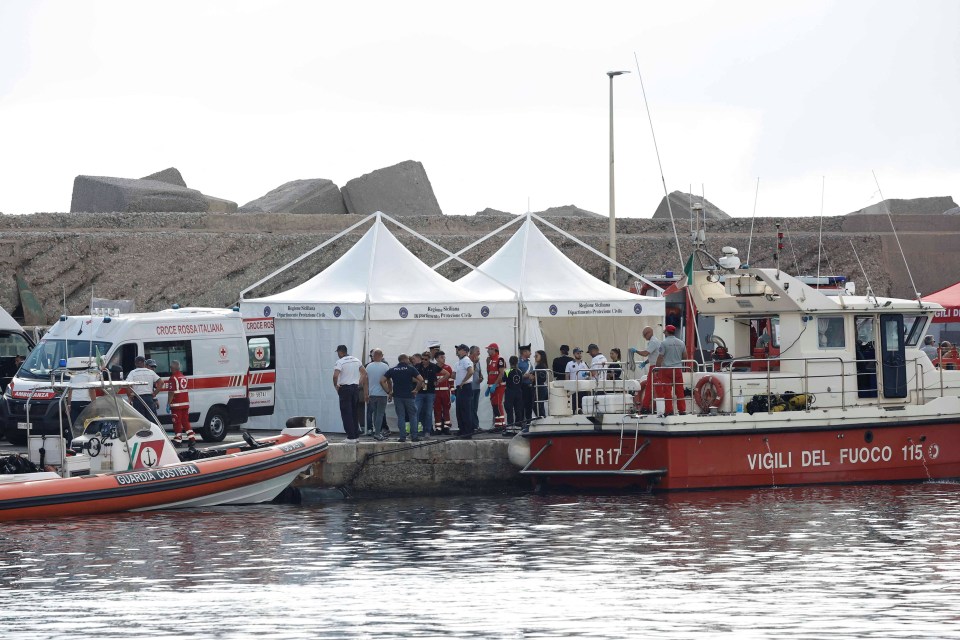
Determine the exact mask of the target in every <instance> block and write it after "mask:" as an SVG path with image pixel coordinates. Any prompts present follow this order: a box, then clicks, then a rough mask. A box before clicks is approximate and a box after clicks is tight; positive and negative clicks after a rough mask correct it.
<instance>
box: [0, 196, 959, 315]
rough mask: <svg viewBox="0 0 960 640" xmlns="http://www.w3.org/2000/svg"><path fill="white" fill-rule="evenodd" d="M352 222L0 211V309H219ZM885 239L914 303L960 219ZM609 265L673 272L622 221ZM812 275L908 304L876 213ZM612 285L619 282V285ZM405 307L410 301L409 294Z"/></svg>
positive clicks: (582, 225) (459, 220) (800, 232)
mask: <svg viewBox="0 0 960 640" xmlns="http://www.w3.org/2000/svg"><path fill="white" fill-rule="evenodd" d="M363 218H364V216H361V215H357V214H341V215H302V214H281V213H260V214H242V213H235V214H226V213H80V214H77V213H37V214H32V215H22V216H20V215H17V216H13V215H0V266H2V268H3V269H4V270H5V271H6V273H7V274H8V277H7V279H6V280H5V282H4V284H3V285H2V286H0V304H2V305H3V307H4V308H6V309H8V310H10V311H14V310H16V309H17V307H18V305H19V299H18V295H17V290H16V286H15V283H14V276H15V275H17V274H19V275H22V276H24V277H25V278H26V280H27V282H28V283H29V285H30V287H31V289H32V290H33V292H34V293H35V294H36V296H37V298H38V299H39V300H40V301H41V303H42V304H43V307H44V313H45V315H46V320H47V321H48V322H52V321H53V320H55V319H56V318H57V317H58V316H59V315H60V314H61V313H62V308H63V302H62V300H63V295H64V292H65V293H66V303H67V310H68V312H69V313H83V312H85V311H86V309H87V307H88V305H89V301H90V298H91V291H92V295H96V296H97V297H102V298H133V299H134V300H135V301H136V308H137V310H140V311H148V310H156V309H160V308H164V307H167V306H169V305H171V304H173V303H178V304H181V305H187V304H189V305H205V306H217V307H223V306H229V305H232V304H233V303H234V302H236V301H237V299H238V297H239V292H240V291H241V290H242V289H244V288H246V287H248V286H249V285H251V284H252V283H254V282H256V281H257V280H259V279H260V278H263V277H264V276H266V275H267V274H269V273H270V272H272V271H274V270H275V269H277V268H279V267H281V266H283V265H284V264H286V263H287V262H289V261H291V260H293V259H295V258H297V257H298V256H300V255H302V254H303V253H305V252H306V251H309V250H310V249H312V248H313V247H315V246H317V245H318V244H320V243H322V242H324V241H325V240H327V239H329V238H331V237H332V236H334V235H335V234H337V233H339V232H341V231H342V230H343V229H345V228H347V227H349V226H350V225H351V224H354V223H356V222H359V221H360V220H362V219H363ZM512 218H513V216H511V215H509V214H502V215H496V214H488V215H482V216H480V215H477V216H447V215H440V216H404V217H403V219H402V222H403V223H404V224H405V225H407V226H409V227H410V228H412V229H414V230H416V231H417V232H419V233H422V234H423V235H425V236H427V237H429V238H431V239H432V240H433V241H435V242H437V243H438V244H440V245H441V246H444V247H446V248H447V249H448V250H450V251H456V250H459V249H460V248H462V247H464V246H466V245H468V244H470V243H471V242H474V241H475V240H477V239H479V238H480V237H482V236H483V235H485V234H487V233H489V232H491V231H493V230H494V229H496V228H497V227H499V226H501V225H503V224H505V223H506V222H508V221H509V220H510V219H512ZM895 219H896V223H897V229H898V231H899V233H900V240H901V242H902V244H903V246H904V251H905V253H906V254H907V259H908V260H909V262H910V266H911V269H912V271H913V276H914V279H915V280H916V281H917V286H918V287H919V288H920V291H921V292H922V293H931V292H933V291H935V290H936V289H939V288H942V287H944V286H947V285H950V284H953V283H954V282H956V281H957V279H958V278H960V271H958V269H957V265H960V260H958V258H960V216H943V215H913V216H897V217H896V218H895ZM550 221H551V222H552V223H553V224H556V225H557V226H558V227H560V228H562V229H564V230H566V231H568V232H570V233H572V234H573V235H575V236H577V237H578V238H580V239H581V240H582V241H583V242H585V243H587V244H588V245H590V246H592V247H594V248H595V249H597V250H598V251H601V252H605V251H606V250H607V239H608V228H607V221H606V220H605V219H602V218H600V219H594V218H587V217H581V216H574V217H562V216H560V217H552V218H550ZM774 223H775V219H773V218H757V220H756V224H755V229H754V237H753V246H752V253H753V256H752V259H753V263H754V264H755V265H758V266H772V265H773V259H772V255H773V253H774V250H775V246H776V237H775V226H774ZM687 225H688V223H687V222H686V221H683V222H680V223H678V232H679V233H680V236H681V237H680V246H681V248H682V250H683V252H684V256H686V255H687V253H688V246H689V243H688V241H687V239H686V236H687V233H686V230H687V228H688V227H687ZM819 225H820V220H819V218H815V217H810V218H788V219H785V227H784V229H785V231H786V232H787V238H786V239H785V245H786V248H785V250H784V252H783V255H782V256H781V266H782V267H783V268H784V269H785V270H786V271H788V272H791V273H792V272H795V271H796V268H795V267H794V262H795V260H794V251H795V252H796V256H797V259H796V262H797V263H799V266H800V271H805V272H808V273H813V272H815V271H816V260H817V235H818V232H819ZM363 231H364V229H358V230H357V231H355V232H352V233H350V234H348V235H347V236H346V237H344V238H342V239H341V240H340V241H338V242H335V243H333V244H332V245H331V246H330V247H328V248H326V249H324V250H322V251H320V252H318V253H317V254H315V255H313V256H311V257H310V258H308V259H307V260H305V261H303V262H302V263H300V264H299V265H297V266H296V267H295V268H293V269H291V270H289V271H288V272H285V273H283V274H281V275H280V276H278V277H277V278H275V279H274V280H272V281H270V282H269V283H267V284H265V285H263V286H262V287H261V288H260V289H258V290H257V291H255V292H254V293H255V294H258V295H259V294H269V293H273V292H276V291H280V290H283V289H285V288H287V287H290V286H292V285H294V284H297V283H299V282H302V281H303V280H305V279H307V278H309V277H310V276H312V275H313V274H315V273H317V272H318V271H320V270H322V269H323V268H325V267H326V266H327V265H329V264H331V263H332V262H333V261H334V260H336V259H337V258H338V257H340V256H341V255H342V254H343V253H344V252H345V251H346V250H347V249H348V248H349V247H350V246H352V244H353V243H354V242H355V241H357V240H358V239H359V238H360V236H361V235H362V233H363ZM393 231H394V232H395V233H396V234H397V236H398V237H399V238H400V239H401V241H403V242H405V243H406V244H407V246H408V247H410V249H411V250H412V251H413V252H414V253H415V254H417V255H418V256H419V257H420V258H421V259H423V260H424V261H425V262H427V263H428V264H433V263H435V262H438V261H440V260H441V259H442V258H443V257H444V256H443V254H441V253H440V252H439V251H437V250H436V249H434V248H432V247H430V246H428V245H427V244H425V243H423V242H422V241H420V240H418V239H416V238H414V237H413V236H411V235H409V234H407V233H405V232H403V231H401V230H399V229H397V228H395V227H394V228H393ZM544 232H545V233H546V235H547V236H548V237H549V238H550V239H551V240H552V241H554V242H555V243H556V244H557V246H558V247H560V248H561V250H563V251H564V252H566V253H568V255H570V257H571V258H573V259H574V260H576V261H577V263H578V264H581V265H582V266H583V267H584V268H585V269H587V270H588V271H590V272H591V273H593V274H594V275H596V276H597V277H600V278H606V274H607V267H606V265H605V263H603V262H602V261H601V259H600V258H599V257H597V256H595V255H593V254H591V253H590V252H589V251H587V250H585V249H583V248H582V247H579V246H578V245H576V243H574V242H572V241H570V240H569V239H566V238H563V237H562V236H560V235H559V234H557V233H556V232H553V231H551V230H549V229H544ZM617 232H618V241H617V242H618V255H619V257H620V260H621V262H622V263H623V264H625V265H626V266H628V267H629V268H631V269H633V270H634V271H636V272H638V273H663V272H664V271H666V270H674V271H680V270H681V267H682V265H681V264H680V261H679V258H678V257H677V251H676V244H675V241H674V238H673V234H672V230H671V225H670V221H669V220H663V219H637V218H626V219H620V220H618V221H617ZM749 232H750V219H748V218H729V219H725V220H712V221H710V222H709V227H708V248H709V249H710V250H711V251H714V252H718V251H719V248H720V247H721V246H723V245H732V246H736V247H738V248H739V249H740V251H741V253H742V255H744V256H745V254H746V249H747V244H748V239H749ZM502 233H503V237H502V239H497V238H492V239H490V240H488V241H487V242H485V243H483V244H481V245H480V246H478V247H476V248H475V249H472V250H471V251H468V252H467V253H466V254H465V256H464V257H465V258H466V259H467V260H469V261H470V262H472V263H473V264H479V263H480V262H482V261H483V260H484V259H486V258H487V257H489V256H490V255H492V253H493V252H494V251H496V249H497V248H498V247H499V246H500V244H502V241H503V240H505V239H506V238H507V237H508V235H509V234H510V233H512V230H510V229H508V230H507V231H505V232H502ZM823 234H824V246H825V248H826V250H825V252H824V259H823V262H822V265H821V271H822V272H823V273H833V274H840V275H846V276H848V277H851V278H852V279H853V280H854V281H856V282H857V286H858V287H859V288H860V289H859V290H860V291H863V290H864V289H865V284H864V279H863V275H862V274H861V272H860V269H859V267H858V266H857V264H856V260H855V258H854V256H853V252H852V251H851V249H850V242H851V241H852V242H853V244H854V246H855V247H856V249H857V252H858V253H859V256H860V259H861V260H862V261H863V263H864V267H865V269H866V270H867V272H868V275H869V278H870V283H871V285H872V286H873V288H874V290H875V291H876V293H877V294H878V295H895V296H899V297H912V292H911V290H910V286H909V281H908V279H907V275H906V270H905V269H904V267H903V261H902V259H901V258H900V254H899V251H898V250H897V247H896V241H895V240H894V238H893V234H892V232H891V231H890V228H889V221H888V219H887V218H886V216H875V215H860V216H837V217H830V218H824V220H823ZM440 272H441V273H442V274H443V275H444V276H446V277H448V278H452V279H456V278H458V277H460V276H461V275H463V274H464V273H465V272H466V267H464V266H463V265H458V264H455V263H452V262H451V263H449V264H447V265H445V266H444V267H442V268H441V269H440ZM620 278H621V280H620V284H621V286H628V285H629V282H630V278H629V276H628V275H627V274H625V273H622V272H621V275H620ZM411 296H412V297H415V296H416V292H411Z"/></svg>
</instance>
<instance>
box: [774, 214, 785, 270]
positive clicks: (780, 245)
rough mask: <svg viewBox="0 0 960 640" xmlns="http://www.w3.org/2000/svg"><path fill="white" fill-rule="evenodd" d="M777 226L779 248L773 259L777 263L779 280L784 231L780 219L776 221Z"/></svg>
mask: <svg viewBox="0 0 960 640" xmlns="http://www.w3.org/2000/svg"><path fill="white" fill-rule="evenodd" d="M776 227H777V250H776V252H775V253H774V254H773V259H774V260H775V261H776V263H777V280H779V279H780V254H781V253H783V231H780V221H779V220H777V222H776Z"/></svg>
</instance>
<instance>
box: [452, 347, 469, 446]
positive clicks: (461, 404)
mask: <svg viewBox="0 0 960 640" xmlns="http://www.w3.org/2000/svg"><path fill="white" fill-rule="evenodd" d="M468 353H470V347H468V346H467V345H465V344H458V345H457V363H456V366H455V367H454V369H453V390H454V394H455V395H454V397H455V400H454V402H456V404H457V426H458V428H459V429H460V435H461V436H462V437H464V438H472V437H473V415H471V414H472V411H471V410H472V408H473V361H472V360H470V357H469V356H468V355H467V354H468Z"/></svg>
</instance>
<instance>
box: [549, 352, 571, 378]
mask: <svg viewBox="0 0 960 640" xmlns="http://www.w3.org/2000/svg"><path fill="white" fill-rule="evenodd" d="M572 361H573V358H571V357H570V346H569V345H565V344H562V345H560V355H559V356H557V357H556V358H554V359H553V366H552V367H550V368H551V369H553V379H554V380H566V379H567V363H568V362H572Z"/></svg>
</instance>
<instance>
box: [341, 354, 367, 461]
mask: <svg viewBox="0 0 960 640" xmlns="http://www.w3.org/2000/svg"><path fill="white" fill-rule="evenodd" d="M337 356H338V357H339V359H338V360H337V362H336V364H335V365H334V366H333V386H334V388H336V390H337V395H338V396H339V397H340V419H341V420H343V431H344V432H345V433H346V434H347V442H351V443H354V442H357V441H358V439H359V438H360V416H359V414H358V413H357V405H358V404H359V402H360V387H361V385H362V386H366V384H367V371H366V369H364V368H363V365H362V364H361V363H360V361H359V360H358V359H357V358H355V357H354V356H351V355H349V354H348V353H347V346H346V345H343V344H341V345H339V346H338V347H337Z"/></svg>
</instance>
